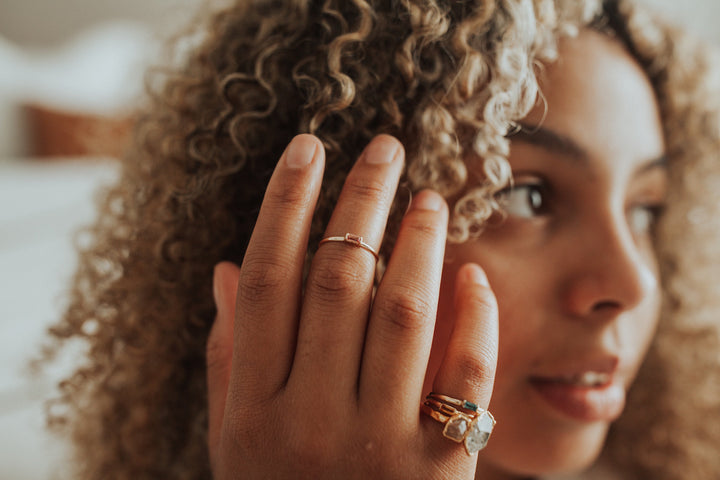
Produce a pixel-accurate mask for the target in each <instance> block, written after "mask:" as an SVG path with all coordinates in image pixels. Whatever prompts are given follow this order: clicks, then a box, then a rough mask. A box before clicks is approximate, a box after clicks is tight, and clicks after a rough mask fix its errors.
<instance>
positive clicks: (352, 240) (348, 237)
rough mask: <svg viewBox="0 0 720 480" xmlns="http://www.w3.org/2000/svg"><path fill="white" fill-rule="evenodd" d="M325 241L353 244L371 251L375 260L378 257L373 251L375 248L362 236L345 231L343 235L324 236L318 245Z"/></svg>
mask: <svg viewBox="0 0 720 480" xmlns="http://www.w3.org/2000/svg"><path fill="white" fill-rule="evenodd" d="M327 242H343V243H347V244H350V245H353V246H355V247H359V248H362V249H365V250H367V251H368V252H370V253H372V254H373V257H375V261H378V260H379V258H380V257H379V256H378V253H377V252H376V251H375V249H374V248H373V247H371V246H370V245H368V244H367V243H365V242H364V241H363V237H360V236H358V235H354V234H352V233H346V234H345V236H344V237H325V238H323V239H322V240H320V243H318V247H319V246H320V245H322V244H323V243H327Z"/></svg>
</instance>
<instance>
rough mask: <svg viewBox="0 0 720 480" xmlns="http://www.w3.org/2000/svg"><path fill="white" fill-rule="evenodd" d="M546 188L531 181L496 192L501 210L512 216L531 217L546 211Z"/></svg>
mask: <svg viewBox="0 0 720 480" xmlns="http://www.w3.org/2000/svg"><path fill="white" fill-rule="evenodd" d="M547 196H548V195H547V188H546V187H545V185H544V184H542V183H538V182H533V183H526V184H520V185H515V186H513V187H510V188H508V189H506V190H503V191H502V192H500V193H499V194H498V197H499V198H498V201H499V202H500V204H501V205H502V206H503V210H504V211H505V212H506V213H507V214H508V215H512V216H514V217H519V218H533V217H537V216H539V215H543V214H544V213H546V211H547V201H548V199H547Z"/></svg>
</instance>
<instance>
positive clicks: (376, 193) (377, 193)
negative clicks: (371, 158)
mask: <svg viewBox="0 0 720 480" xmlns="http://www.w3.org/2000/svg"><path fill="white" fill-rule="evenodd" d="M345 188H346V189H347V190H348V192H349V193H350V194H351V195H352V196H353V197H354V198H357V199H358V200H359V201H361V202H377V201H385V200H386V199H387V197H388V195H389V192H388V187H387V185H386V184H385V183H384V182H382V181H381V180H380V179H377V178H365V177H361V176H358V175H353V176H351V177H348V180H347V184H346V186H345Z"/></svg>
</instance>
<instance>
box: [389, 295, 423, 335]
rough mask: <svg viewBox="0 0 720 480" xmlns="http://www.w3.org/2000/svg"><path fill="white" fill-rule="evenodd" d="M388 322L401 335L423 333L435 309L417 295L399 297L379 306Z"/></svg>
mask: <svg viewBox="0 0 720 480" xmlns="http://www.w3.org/2000/svg"><path fill="white" fill-rule="evenodd" d="M378 308H379V311H380V312H382V314H381V315H382V316H383V317H384V318H385V319H386V322H387V323H389V324H390V325H391V327H393V329H395V330H398V331H399V332H400V333H401V334H414V333H419V332H420V331H422V330H423V329H424V328H425V326H426V325H427V322H428V320H429V319H430V318H431V317H432V315H433V314H434V307H433V305H432V304H431V303H429V302H428V301H427V300H423V297H422V296H421V295H419V294H417V293H407V292H405V294H404V295H397V296H395V297H393V298H391V299H388V300H386V301H385V302H383V303H381V304H380V305H378Z"/></svg>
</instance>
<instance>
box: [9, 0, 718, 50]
mask: <svg viewBox="0 0 720 480" xmlns="http://www.w3.org/2000/svg"><path fill="white" fill-rule="evenodd" d="M640 1H642V2H643V3H647V4H650V5H655V6H657V7H658V9H659V10H661V11H664V12H666V13H667V14H669V18H672V19H673V20H674V21H677V22H678V23H680V24H683V25H685V26H687V27H689V28H690V29H692V30H693V31H695V32H696V33H697V34H698V35H700V36H703V37H705V38H707V39H709V40H712V41H714V42H716V43H720V29H718V28H717V23H718V21H719V20H720V1H718V0H682V1H678V0H640ZM203 3H207V2H206V1H205V2H204V1H203V0H0V35H2V36H5V37H6V38H8V39H9V40H11V41H14V42H18V43H21V44H24V45H37V44H48V43H53V42H57V41H61V40H63V39H65V38H67V37H68V36H71V35H72V34H73V33H74V32H76V31H77V30H78V29H82V28H84V27H87V26H88V25H91V24H93V23H96V22H100V21H105V20H110V19H122V20H139V21H142V22H146V23H150V24H152V25H154V26H155V25H157V26H162V27H166V26H168V25H170V26H169V27H167V28H172V24H173V23H174V22H178V21H184V20H185V19H187V18H188V15H189V14H191V13H192V12H194V11H195V10H196V9H197V7H198V6H199V5H201V4H203Z"/></svg>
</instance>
